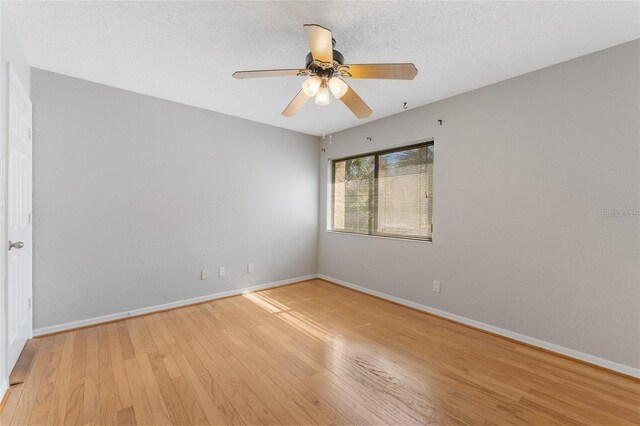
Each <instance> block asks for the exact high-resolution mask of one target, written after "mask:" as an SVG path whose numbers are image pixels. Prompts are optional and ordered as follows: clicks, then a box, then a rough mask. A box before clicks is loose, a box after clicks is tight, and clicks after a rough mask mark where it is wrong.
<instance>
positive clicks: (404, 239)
mask: <svg viewBox="0 0 640 426" xmlns="http://www.w3.org/2000/svg"><path fill="white" fill-rule="evenodd" d="M325 232H326V233H327V234H334V235H335V234H337V235H353V236H356V237H365V238H378V239H382V240H397V241H409V242H413V243H423V244H424V243H426V244H433V239H431V240H421V239H418V238H402V237H386V236H383V235H368V234H358V233H357V232H345V231H332V230H330V229H326V230H325Z"/></svg>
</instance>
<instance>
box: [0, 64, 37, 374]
mask: <svg viewBox="0 0 640 426" xmlns="http://www.w3.org/2000/svg"><path fill="white" fill-rule="evenodd" d="M12 86H13V88H14V89H15V90H16V92H17V93H18V95H19V96H20V97H21V98H22V99H23V101H25V102H26V103H27V104H29V105H30V106H31V109H30V110H29V137H30V140H31V144H30V148H29V151H30V152H29V157H30V158H29V173H28V174H29V179H28V182H27V184H28V185H29V186H30V187H31V190H30V191H29V199H28V206H29V207H28V211H29V214H30V218H29V229H28V231H27V232H28V242H27V241H25V243H26V244H25V245H26V247H25V248H27V249H28V255H27V256H28V259H29V272H30V273H29V283H30V285H29V288H28V297H29V300H30V308H29V312H28V318H27V323H28V328H29V330H28V334H27V338H28V339H32V338H33V105H32V103H31V98H30V97H29V95H28V94H27V92H26V90H25V89H24V86H23V84H22V81H21V80H20V78H19V77H18V74H17V73H16V72H15V70H14V69H13V67H12V66H11V64H10V63H7V87H6V95H5V101H6V104H5V105H6V111H5V115H6V116H5V123H6V125H5V129H4V130H5V141H6V145H5V151H4V158H5V160H4V162H3V163H4V164H3V165H2V166H3V169H2V178H3V180H4V182H3V184H4V188H3V189H4V191H3V192H4V211H3V212H2V213H3V221H4V224H3V228H4V229H3V231H4V237H5V238H4V242H2V244H3V245H4V250H5V252H4V253H5V257H4V271H5V273H4V282H5V283H6V285H5V294H4V299H5V300H6V301H7V302H6V304H5V315H6V318H5V319H7V320H8V319H9V306H8V296H9V287H8V285H9V271H8V266H9V251H8V247H7V245H8V241H9V222H8V213H9V207H10V206H9V202H10V200H9V156H8V153H9V151H10V126H11V120H10V114H11V110H10V108H11V98H10V96H11V87H12ZM0 247H1V246H0ZM5 323H6V324H7V325H6V329H5V330H4V331H5V339H4V342H3V343H4V345H5V346H6V351H5V354H6V365H5V368H6V372H7V376H9V375H11V369H13V366H9V362H10V354H9V350H10V348H9V340H8V338H9V329H8V321H5Z"/></svg>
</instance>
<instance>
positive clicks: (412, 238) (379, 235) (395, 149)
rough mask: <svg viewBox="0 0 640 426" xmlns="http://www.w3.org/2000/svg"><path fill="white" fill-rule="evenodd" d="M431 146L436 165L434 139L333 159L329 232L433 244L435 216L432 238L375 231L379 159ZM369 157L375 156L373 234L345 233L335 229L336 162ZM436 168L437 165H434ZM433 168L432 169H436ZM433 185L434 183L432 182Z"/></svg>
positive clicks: (330, 171) (376, 223)
mask: <svg viewBox="0 0 640 426" xmlns="http://www.w3.org/2000/svg"><path fill="white" fill-rule="evenodd" d="M429 146H433V147H434V148H433V149H434V163H435V145H434V140H433V139H427V140H424V141H421V142H416V143H411V144H409V145H402V146H397V147H393V148H387V149H382V150H379V151H371V152H364V153H361V154H357V155H350V156H348V157H340V158H332V159H330V160H329V173H330V175H331V193H330V195H329V196H330V198H331V199H330V200H329V204H330V209H331V210H330V215H331V221H330V222H329V223H328V226H329V229H327V232H335V233H338V234H348V235H360V236H365V237H374V238H389V239H400V240H410V241H422V242H428V243H431V242H433V215H432V223H431V237H416V236H410V235H402V234H388V233H382V232H375V231H374V229H377V227H378V197H377V196H376V195H377V194H378V170H379V164H380V162H379V157H380V156H381V155H386V154H392V153H394V152H400V151H407V150H410V149H416V148H422V147H426V148H428V147H429ZM369 156H373V157H374V170H373V173H374V176H373V181H374V183H373V185H374V189H373V191H374V197H373V202H372V204H373V217H372V220H371V222H372V224H371V227H370V228H371V232H370V233H365V232H355V231H345V230H341V229H335V217H334V216H335V215H334V212H335V183H336V166H335V164H336V162H340V161H348V160H353V159H356V158H360V157H369ZM434 166H435V165H434ZM434 166H432V168H433V167H434ZM431 178H432V179H433V172H432V174H431ZM432 185H433V182H432ZM433 192H434V191H433V190H432V191H431V198H432V201H431V203H432V205H431V207H432V209H433Z"/></svg>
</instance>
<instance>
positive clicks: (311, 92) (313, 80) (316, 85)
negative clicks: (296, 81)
mask: <svg viewBox="0 0 640 426" xmlns="http://www.w3.org/2000/svg"><path fill="white" fill-rule="evenodd" d="M321 84H322V79H321V78H320V77H318V76H317V75H314V76H312V77H309V78H308V79H306V80H305V81H304V83H302V91H303V92H304V94H305V95H307V96H308V97H310V98H313V97H314V96H315V95H316V93H318V90H320V85H321Z"/></svg>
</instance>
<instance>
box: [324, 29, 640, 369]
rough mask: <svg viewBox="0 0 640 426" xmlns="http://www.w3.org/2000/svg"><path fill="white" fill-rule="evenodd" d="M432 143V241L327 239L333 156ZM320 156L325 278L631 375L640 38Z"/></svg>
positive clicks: (444, 104) (399, 121) (428, 109)
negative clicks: (631, 212)
mask: <svg viewBox="0 0 640 426" xmlns="http://www.w3.org/2000/svg"><path fill="white" fill-rule="evenodd" d="M438 119H442V120H444V123H443V125H442V126H439V125H438V123H437V120H438ZM366 137H371V138H372V139H373V141H372V142H367V141H366V140H365V138H366ZM430 137H433V138H435V163H434V188H435V189H434V240H433V244H429V243H420V242H413V241H398V240H389V239H379V238H371V237H363V236H354V235H344V234H332V233H327V232H325V229H326V211H327V210H326V209H327V206H326V203H325V200H326V190H327V186H326V185H327V173H326V165H327V160H328V159H330V158H338V157H342V156H346V155H351V154H356V153H360V152H367V151H372V150H375V149H380V148H385V147H389V146H393V145H398V144H402V143H407V142H411V141H416V140H419V139H424V138H430ZM322 147H323V148H325V149H326V153H325V154H322V157H321V171H322V172H321V195H320V200H321V208H320V213H321V214H320V216H321V218H320V221H321V229H320V233H319V235H320V238H319V241H320V259H319V271H320V273H321V274H325V275H328V276H330V277H333V278H338V279H341V280H344V281H347V282H350V283H353V284H356V285H360V286H363V287H367V288H370V289H372V290H376V291H381V292H384V293H387V294H390V295H393V296H396V297H401V298H404V299H408V300H410V301H413V302H416V303H421V304H424V305H427V306H431V307H434V308H438V309H441V310H444V311H448V312H450V313H454V314H458V315H462V316H464V317H467V318H470V319H473V320H476V321H481V322H484V323H487V324H490V325H493V326H497V327H501V328H504V329H507V330H510V331H514V332H517V333H522V334H525V335H527V336H530V337H534V338H538V339H542V340H545V341H547V342H551V343H555V344H557V345H561V346H564V347H567V348H570V349H574V350H578V351H581V352H584V353H587V354H591V355H595V356H598V357H602V358H605V359H608V360H611V361H615V362H618V363H621V364H624V365H627V366H631V367H636V368H637V367H640V218H638V217H622V218H611V217H603V216H602V214H601V211H602V210H603V209H614V208H615V209H638V208H640V41H633V42H630V43H627V44H623V45H620V46H617V47H613V48H610V49H607V50H604V51H601V52H597V53H594V54H591V55H588V56H584V57H581V58H578V59H575V60H572V61H569V62H565V63H562V64H559V65H556V66H553V67H550V68H546V69H542V70H539V71H536V72H533V73H530V74H527V75H524V76H521V77H518V78H514V79H511V80H507V81H504V82H501V83H498V84H495V85H492V86H488V87H485V88H482V89H479V90H476V91H473V92H469V93H466V94H463V95H459V96H456V97H453V98H450V99H446V100H443V101H440V102H437V103H434V104H431V105H428V106H424V107H420V108H416V109H413V110H410V111H407V112H405V113H402V114H399V115H396V116H392V117H389V118H385V119H382V120H379V121H376V122H373V123H370V124H365V125H363V126H360V127H356V128H353V129H350V130H346V131H343V132H340V133H337V134H334V135H333V143H332V144H331V145H329V144H328V143H327V141H324V142H323V143H322ZM433 280H441V281H442V292H441V293H433V292H432V290H431V287H432V281H433Z"/></svg>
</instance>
